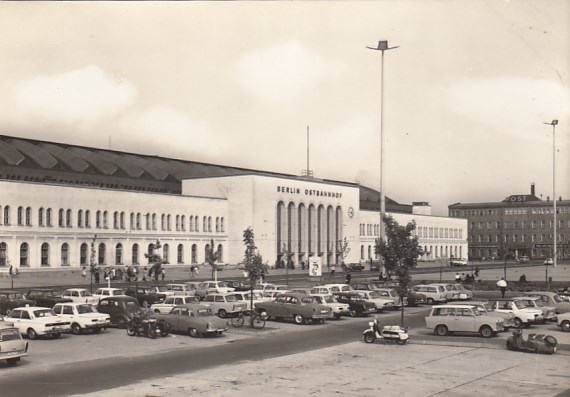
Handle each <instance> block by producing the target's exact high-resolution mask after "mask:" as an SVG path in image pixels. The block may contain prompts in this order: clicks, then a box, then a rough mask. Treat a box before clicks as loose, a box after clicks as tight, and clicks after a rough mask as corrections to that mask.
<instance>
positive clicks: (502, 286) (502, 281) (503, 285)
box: [497, 277, 507, 298]
mask: <svg viewBox="0 0 570 397" xmlns="http://www.w3.org/2000/svg"><path fill="white" fill-rule="evenodd" d="M497 287H499V289H500V290H501V298H504V297H505V292H506V291H507V282H506V281H505V278H504V277H501V279H500V280H499V281H497Z"/></svg>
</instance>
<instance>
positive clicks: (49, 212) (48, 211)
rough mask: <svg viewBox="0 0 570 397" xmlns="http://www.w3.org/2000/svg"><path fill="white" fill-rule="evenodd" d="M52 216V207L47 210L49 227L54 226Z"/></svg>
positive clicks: (47, 224)
mask: <svg viewBox="0 0 570 397" xmlns="http://www.w3.org/2000/svg"><path fill="white" fill-rule="evenodd" d="M51 220H52V218H51V208H48V209H47V211H46V226H47V227H51V226H52V222H51Z"/></svg>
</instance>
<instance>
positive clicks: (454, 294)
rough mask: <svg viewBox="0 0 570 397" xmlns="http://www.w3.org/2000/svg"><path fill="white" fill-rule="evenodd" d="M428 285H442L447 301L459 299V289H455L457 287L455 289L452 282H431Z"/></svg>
mask: <svg viewBox="0 0 570 397" xmlns="http://www.w3.org/2000/svg"><path fill="white" fill-rule="evenodd" d="M428 285H433V286H435V287H442V288H443V291H444V292H445V299H447V300H448V301H456V300H459V291H457V289H455V287H454V286H453V284H446V283H431V284H428Z"/></svg>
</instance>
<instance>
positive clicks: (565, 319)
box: [558, 312, 570, 332]
mask: <svg viewBox="0 0 570 397" xmlns="http://www.w3.org/2000/svg"><path fill="white" fill-rule="evenodd" d="M558 326H559V327H560V329H562V331H564V332H570V312H568V313H563V314H559V315H558Z"/></svg>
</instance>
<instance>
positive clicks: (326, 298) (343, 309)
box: [311, 295, 350, 320]
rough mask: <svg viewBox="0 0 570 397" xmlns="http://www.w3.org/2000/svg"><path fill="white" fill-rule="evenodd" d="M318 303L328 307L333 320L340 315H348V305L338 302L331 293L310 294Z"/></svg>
mask: <svg viewBox="0 0 570 397" xmlns="http://www.w3.org/2000/svg"><path fill="white" fill-rule="evenodd" d="M311 296H312V297H313V298H315V301H316V302H317V303H318V304H321V305H323V306H327V307H330V308H331V310H332V315H333V318H334V319H335V320H338V319H339V318H340V317H341V316H348V315H350V306H349V305H348V304H347V303H340V302H339V301H338V300H337V299H336V298H335V297H334V296H333V295H311Z"/></svg>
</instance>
